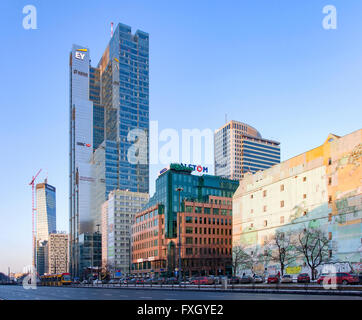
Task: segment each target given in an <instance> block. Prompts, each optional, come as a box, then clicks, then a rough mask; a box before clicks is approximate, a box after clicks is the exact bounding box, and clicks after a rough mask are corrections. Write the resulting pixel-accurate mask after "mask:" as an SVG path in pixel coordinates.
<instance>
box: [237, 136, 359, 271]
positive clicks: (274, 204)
mask: <svg viewBox="0 0 362 320" xmlns="http://www.w3.org/2000/svg"><path fill="white" fill-rule="evenodd" d="M361 177H362V130H358V131H355V132H352V133H350V134H347V135H345V136H343V137H339V136H337V135H333V134H330V135H329V136H328V137H327V139H326V140H325V142H324V143H323V144H322V145H320V146H318V147H317V148H314V149H312V150H309V151H306V152H304V153H302V154H300V155H297V156H295V157H293V158H291V159H288V160H286V161H283V162H281V163H280V164H278V165H275V166H274V167H272V168H269V169H266V170H264V171H261V172H257V173H255V174H251V173H250V174H245V176H244V178H243V179H242V180H241V181H240V186H239V188H238V190H237V191H236V192H235V194H234V197H233V245H234V246H242V247H245V248H249V249H250V250H252V251H254V252H256V250H258V249H259V250H261V252H263V250H264V248H265V245H268V244H270V242H272V243H273V241H272V240H273V238H274V237H275V234H276V232H277V231H279V232H281V233H283V234H286V233H289V234H292V235H298V232H299V231H301V230H304V229H318V230H321V231H322V232H323V233H324V235H325V238H326V239H328V241H329V242H328V249H329V259H330V261H332V262H333V263H335V266H337V265H338V264H337V262H346V263H350V264H351V266H352V267H353V268H354V270H355V271H356V272H359V271H360V270H361V253H362V246H361V235H362V222H361V221H362V184H361ZM259 252H260V251H259ZM289 266H290V267H291V268H292V267H293V268H292V269H294V270H297V272H310V269H309V267H308V264H307V263H306V261H305V259H304V258H303V256H302V255H301V256H300V257H299V258H297V259H296V260H295V261H294V262H293V264H290V265H289ZM266 268H271V270H273V271H272V272H274V273H275V270H276V269H279V268H280V266H279V265H278V264H275V263H273V262H269V263H268V264H266V265H255V266H254V272H255V271H256V270H260V271H263V270H265V269H266ZM319 271H321V270H319ZM340 271H341V270H340ZM344 271H348V270H344ZM241 272H243V271H241Z"/></svg>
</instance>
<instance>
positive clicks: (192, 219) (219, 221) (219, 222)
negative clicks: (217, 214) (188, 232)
mask: <svg viewBox="0 0 362 320" xmlns="http://www.w3.org/2000/svg"><path fill="white" fill-rule="evenodd" d="M185 220H186V223H193V222H195V223H199V224H202V223H204V224H211V223H212V224H214V225H215V224H216V225H222V226H223V225H224V219H219V218H218V219H216V218H213V219H212V220H211V218H208V219H207V218H204V219H202V217H199V218H197V217H190V216H186V219H185ZM228 224H229V225H231V219H229V220H228V219H225V226H227V225H228Z"/></svg>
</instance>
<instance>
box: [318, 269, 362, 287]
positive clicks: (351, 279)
mask: <svg viewBox="0 0 362 320" xmlns="http://www.w3.org/2000/svg"><path fill="white" fill-rule="evenodd" d="M326 278H327V280H325V279H326ZM324 282H327V283H328V284H333V283H337V284H343V285H347V284H359V277H358V276H357V275H355V274H351V273H346V272H337V273H335V274H333V273H330V274H328V273H323V274H322V275H321V276H320V277H319V278H318V280H317V283H318V284H324Z"/></svg>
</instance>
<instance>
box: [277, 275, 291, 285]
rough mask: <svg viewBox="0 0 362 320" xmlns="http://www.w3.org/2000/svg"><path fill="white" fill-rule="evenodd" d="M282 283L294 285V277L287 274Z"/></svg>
mask: <svg viewBox="0 0 362 320" xmlns="http://www.w3.org/2000/svg"><path fill="white" fill-rule="evenodd" d="M280 282H281V283H292V282H293V277H292V276H291V275H289V274H285V275H284V276H282V278H281V280H280Z"/></svg>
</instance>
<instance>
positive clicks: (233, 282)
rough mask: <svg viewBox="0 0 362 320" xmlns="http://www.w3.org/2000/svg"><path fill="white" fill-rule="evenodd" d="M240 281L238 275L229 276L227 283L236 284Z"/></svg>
mask: <svg viewBox="0 0 362 320" xmlns="http://www.w3.org/2000/svg"><path fill="white" fill-rule="evenodd" d="M239 282H240V278H239V277H231V278H230V279H229V283H230V284H238V283H239Z"/></svg>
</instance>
